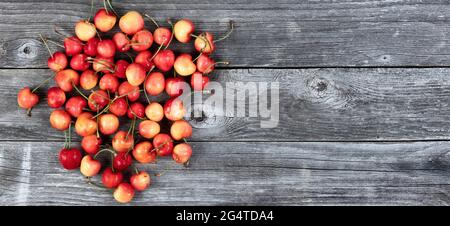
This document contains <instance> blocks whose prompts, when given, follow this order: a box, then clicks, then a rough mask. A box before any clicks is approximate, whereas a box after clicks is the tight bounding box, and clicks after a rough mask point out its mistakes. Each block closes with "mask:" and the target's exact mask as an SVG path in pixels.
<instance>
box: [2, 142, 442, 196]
mask: <svg viewBox="0 0 450 226" xmlns="http://www.w3.org/2000/svg"><path fill="white" fill-rule="evenodd" d="M62 145H63V144H62V142H59V143H54V142H46V143H33V142H32V143H30V142H1V143H0V174H1V177H0V182H1V183H0V204H1V205H115V204H116V203H115V201H114V200H113V199H112V197H111V193H110V192H109V191H107V190H102V189H99V188H97V187H92V186H89V185H87V184H86V183H85V182H84V180H83V178H82V176H81V174H80V173H79V172H76V171H74V172H66V171H64V170H62V169H61V167H60V166H59V163H58V160H57V152H58V150H59V148H60V147H62ZM448 146H449V142H412V143H409V142H406V143H365V142H363V143H314V142H313V143H296V142H278V143H274V142H259V143H251V142H247V143H244V142H225V143H220V142H219V143H210V142H200V143H197V142H194V143H193V147H194V155H193V158H192V160H191V165H190V167H189V168H184V167H183V166H180V165H176V164H175V163H173V162H172V160H170V159H163V160H161V161H159V162H158V164H156V165H146V166H142V165H139V166H138V168H139V169H142V170H148V171H149V172H150V173H152V174H154V173H161V172H163V175H162V176H159V177H155V176H153V177H152V179H153V185H152V187H151V188H150V189H149V190H147V191H145V192H143V193H139V194H138V195H137V196H136V199H135V200H134V201H133V202H132V203H131V205H219V204H220V205H449V204H450V199H449V195H450V184H448V181H449V179H450V178H449V170H450V168H449V165H450V164H449V163H450V162H449V161H450V158H449V157H450V155H449V151H448ZM95 180H97V181H98V180H99V178H95Z"/></svg>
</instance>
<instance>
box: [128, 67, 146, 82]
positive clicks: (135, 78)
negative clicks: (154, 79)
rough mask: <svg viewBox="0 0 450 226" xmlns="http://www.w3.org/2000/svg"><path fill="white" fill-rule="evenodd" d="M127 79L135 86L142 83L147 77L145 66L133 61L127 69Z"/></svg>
mask: <svg viewBox="0 0 450 226" xmlns="http://www.w3.org/2000/svg"><path fill="white" fill-rule="evenodd" d="M125 75H126V76H127V81H128V82H129V83H130V84H131V85H133V86H139V85H141V84H142V83H143V82H144V80H145V77H146V75H147V74H146V73H145V68H144V67H143V66H142V65H141V64H138V63H131V64H130V65H128V67H127V70H126V71H125Z"/></svg>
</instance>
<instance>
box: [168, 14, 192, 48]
mask: <svg viewBox="0 0 450 226" xmlns="http://www.w3.org/2000/svg"><path fill="white" fill-rule="evenodd" d="M194 29H195V27H194V23H192V21H190V20H188V19H182V20H179V21H178V22H177V23H175V25H174V27H173V33H174V34H175V38H176V39H177V40H178V41H179V42H181V43H187V42H189V41H190V40H191V34H192V33H193V32H194Z"/></svg>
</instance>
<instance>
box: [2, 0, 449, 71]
mask: <svg viewBox="0 0 450 226" xmlns="http://www.w3.org/2000/svg"><path fill="white" fill-rule="evenodd" d="M98 4H100V3H98ZM114 5H115V6H116V9H117V10H118V11H119V13H123V12H125V11H126V10H132V9H135V10H136V9H137V10H140V11H142V12H147V13H149V14H151V15H153V16H154V17H155V18H156V19H157V20H160V21H163V20H165V19H166V18H168V17H171V18H181V17H187V18H191V19H192V20H193V21H195V22H196V25H197V27H198V31H205V30H208V31H212V32H213V33H214V34H215V35H217V36H220V34H223V33H224V32H225V31H226V29H227V22H228V21H229V20H234V21H236V32H235V33H234V34H233V35H232V36H231V38H230V39H228V40H226V41H224V42H223V43H220V44H219V45H218V48H219V50H218V51H217V54H216V57H217V59H221V60H230V61H231V62H232V64H231V65H230V67H233V66H234V67H249V66H251V67H323V66H406V65H409V66H449V63H448V62H450V46H449V45H448V43H449V37H448V34H449V33H450V25H449V20H450V16H449V15H450V14H449V12H450V4H448V2H447V1H444V0H429V1H419V0H414V1H411V0H399V1H371V0H352V1H297V0H283V1H276V2H275V1H271V0H247V1H241V0H226V1H224V0H213V1H205V0H191V1H188V2H186V1H183V0H170V1H166V0H154V1H151V2H148V1H144V0H126V1H116V2H115V3H114ZM96 7H100V6H99V5H97V6H96ZM89 11H90V1H88V0H63V1H48V0H40V1H28V0H19V1H0V30H1V31H2V33H1V34H0V53H1V54H0V67H3V68H41V67H45V66H46V59H47V57H48V56H47V51H46V50H45V49H44V46H43V45H42V44H40V43H39V41H38V34H39V33H43V34H45V35H47V36H50V37H53V38H56V36H55V35H54V34H52V33H53V32H52V30H53V26H58V27H60V28H62V29H63V30H65V31H67V33H72V32H71V31H72V29H73V26H74V23H75V22H77V21H78V20H80V19H86V18H88V16H89ZM148 26H151V25H150V24H149V25H148ZM179 49H180V50H186V48H179Z"/></svg>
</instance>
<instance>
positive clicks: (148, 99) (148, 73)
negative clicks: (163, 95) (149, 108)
mask: <svg viewBox="0 0 450 226" xmlns="http://www.w3.org/2000/svg"><path fill="white" fill-rule="evenodd" d="M153 69H155V65H153V66H152V68H150V70H149V71H148V72H147V75H146V76H145V80H144V81H145V82H144V84H145V83H146V82H147V79H148V76H149V75H150V73H151V72H152V71H153ZM144 95H145V99H147V102H148V103H149V104H150V98H149V97H148V94H147V90H145V86H144Z"/></svg>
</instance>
